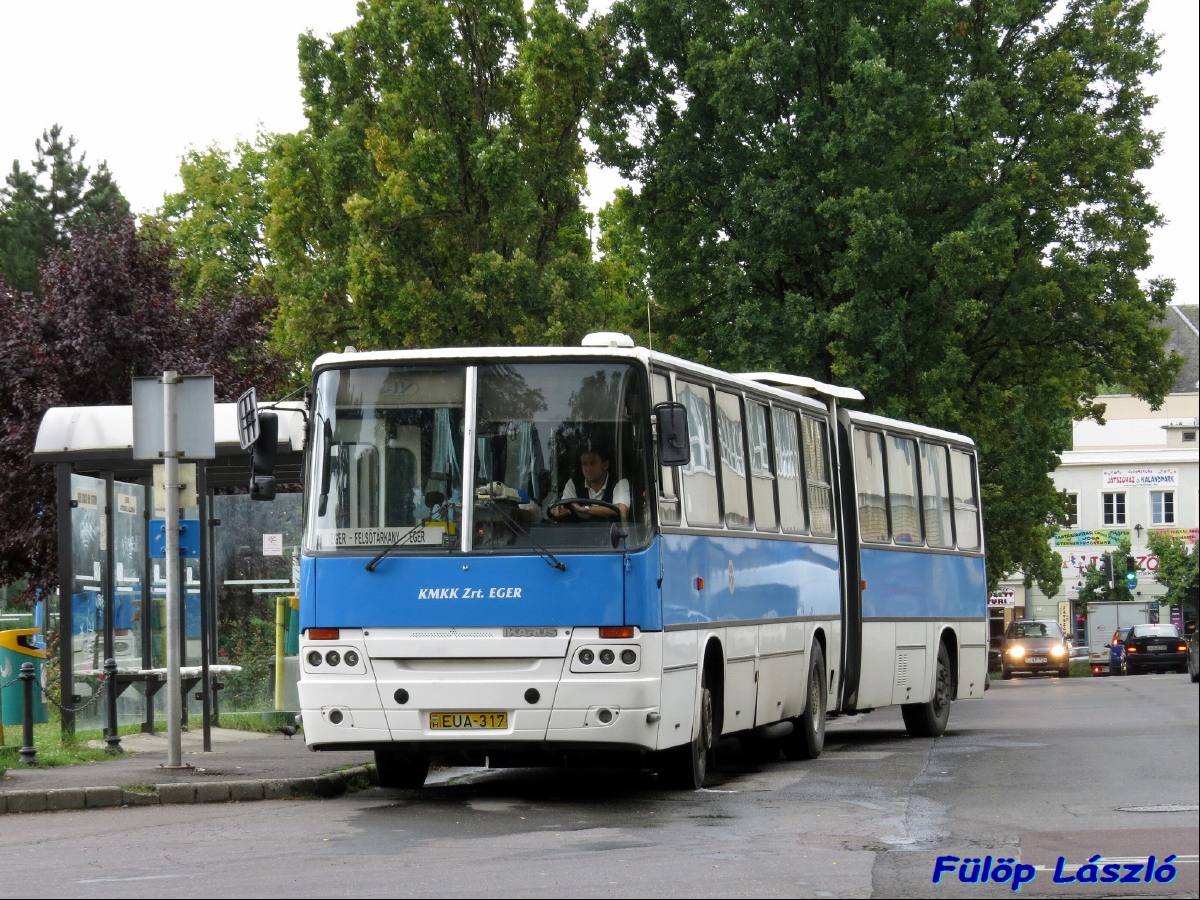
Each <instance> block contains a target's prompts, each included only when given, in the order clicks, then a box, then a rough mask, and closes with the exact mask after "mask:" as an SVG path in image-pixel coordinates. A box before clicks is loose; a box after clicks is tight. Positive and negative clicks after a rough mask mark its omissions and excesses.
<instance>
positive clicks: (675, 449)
mask: <svg viewBox="0 0 1200 900" xmlns="http://www.w3.org/2000/svg"><path fill="white" fill-rule="evenodd" d="M654 421H655V424H656V425H657V429H658V464H659V465H660V466H686V465H687V464H688V463H689V462H691V459H692V442H691V440H690V439H689V438H688V425H687V410H686V409H685V408H684V406H683V404H682V403H660V404H658V406H656V407H654Z"/></svg>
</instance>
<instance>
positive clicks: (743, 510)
mask: <svg viewBox="0 0 1200 900" xmlns="http://www.w3.org/2000/svg"><path fill="white" fill-rule="evenodd" d="M717 443H718V445H719V447H720V451H721V493H722V495H723V497H724V500H725V504H724V505H725V524H726V526H728V527H729V528H753V527H754V520H753V519H751V518H750V501H749V500H748V499H747V497H746V437H745V435H744V434H743V433H742V401H741V398H740V397H737V396H736V395H734V394H727V393H725V392H724V391H717Z"/></svg>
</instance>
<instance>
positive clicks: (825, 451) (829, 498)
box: [801, 416, 833, 534]
mask: <svg viewBox="0 0 1200 900" xmlns="http://www.w3.org/2000/svg"><path fill="white" fill-rule="evenodd" d="M801 421H802V422H803V428H804V480H805V482H806V484H807V486H808V515H809V518H810V519H811V520H812V531H813V534H833V485H832V484H831V482H830V480H829V444H828V441H827V439H826V435H827V434H828V432H827V431H826V430H825V423H824V422H823V421H822V420H820V419H814V418H812V417H810V416H804V418H803V419H802V420H801Z"/></svg>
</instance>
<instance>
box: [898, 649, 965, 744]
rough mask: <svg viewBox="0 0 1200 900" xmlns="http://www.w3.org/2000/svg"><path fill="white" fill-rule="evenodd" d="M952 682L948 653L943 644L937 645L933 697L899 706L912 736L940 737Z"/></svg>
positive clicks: (951, 691) (942, 732)
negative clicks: (925, 701)
mask: <svg viewBox="0 0 1200 900" xmlns="http://www.w3.org/2000/svg"><path fill="white" fill-rule="evenodd" d="M953 691H954V682H953V679H952V678H951V675H950V654H949V653H948V652H947V650H946V645H945V644H940V645H939V646H938V655H937V672H935V673H934V676H933V699H932V700H930V701H929V702H928V703H905V704H904V705H903V706H901V707H900V712H901V714H902V715H903V716H904V727H905V728H907V729H908V733H909V734H911V735H912V736H913V737H941V736H942V735H943V734H945V732H946V723H947V722H949V721H950V697H951V694H952V693H953Z"/></svg>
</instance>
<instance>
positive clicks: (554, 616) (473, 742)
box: [299, 333, 987, 788]
mask: <svg viewBox="0 0 1200 900" xmlns="http://www.w3.org/2000/svg"><path fill="white" fill-rule="evenodd" d="M860 398H861V395H859V394H858V392H856V391H852V390H849V389H845V388H838V387H835V386H832V385H825V384H821V383H819V382H816V381H812V380H810V379H806V378H799V377H795V376H788V375H778V374H773V373H752V374H745V375H735V374H730V373H726V372H721V371H717V370H716V369H712V368H708V367H706V366H703V365H698V364H696V363H692V362H688V361H686V360H683V359H678V358H675V357H672V356H668V355H664V354H662V353H657V352H653V351H651V350H647V349H644V348H640V347H635V346H634V344H633V341H632V340H630V339H629V338H628V337H626V336H624V335H615V334H611V333H600V334H597V335H589V337H588V338H587V339H585V340H584V342H583V346H581V347H570V348H568V347H563V348H494V349H470V350H464V349H444V350H420V351H395V352H363V353H357V352H353V351H347V352H344V353H336V354H327V355H325V356H322V357H321V358H320V359H318V360H317V361H316V363H315V364H314V367H313V385H312V397H311V408H310V412H311V418H310V422H309V435H310V439H309V441H308V450H307V452H308V462H307V464H306V472H307V475H306V485H305V494H304V497H305V537H304V546H303V551H302V559H301V592H300V627H301V629H302V637H301V642H300V657H301V678H300V685H299V695H300V705H301V709H302V715H303V722H304V734H305V738H306V740H307V742H308V744H309V746H310V747H312V748H313V749H317V750H339V749H352V748H355V749H371V750H373V751H374V753H375V759H376V762H377V765H378V771H379V776H380V780H381V782H382V783H383V784H385V785H390V786H406V787H413V786H419V785H420V784H422V783H423V782H424V780H425V778H426V775H427V773H428V769H429V765H430V761H431V760H434V761H441V762H456V763H459V764H479V765H482V764H484V763H485V762H486V763H487V764H488V765H491V766H493V767H500V766H512V765H550V764H560V763H563V762H564V761H571V762H572V763H573V764H574V763H584V764H586V763H587V762H589V761H593V762H603V763H605V764H611V763H613V762H616V761H620V760H628V761H629V762H631V763H633V764H635V765H643V766H648V767H653V768H655V769H656V770H657V772H658V774H659V778H660V780H661V781H662V782H663V783H664V784H669V785H672V786H677V787H687V788H696V787H699V786H701V785H703V784H704V780H705V775H706V771H707V769H708V768H709V766H710V761H711V756H712V750H713V746H714V743H715V742H716V741H717V740H719V739H720V738H722V737H723V736H729V735H736V736H740V737H742V738H743V739H744V740H746V741H758V742H761V743H766V744H767V746H771V747H781V748H782V750H783V751H784V753H785V754H786V755H787V756H788V757H789V758H805V757H808V758H811V757H815V756H817V755H818V754H819V753H820V752H821V748H822V744H823V741H824V734H825V722H826V718H827V716H832V715H841V714H853V713H861V712H865V711H867V710H871V709H878V708H880V707H885V706H890V705H893V704H898V705H900V706H901V708H902V710H903V717H904V722H905V724H906V726H907V728H908V730H909V731H910V732H911V733H913V734H917V735H931V736H932V735H938V734H941V733H942V732H943V730H944V729H945V727H946V721H947V717H948V715H949V711H950V703H951V701H952V700H955V699H964V698H972V697H981V696H982V694H983V691H984V687H985V685H984V679H985V670H986V662H987V645H986V618H985V616H986V586H985V574H984V557H983V537H982V529H981V524H980V509H979V487H978V477H977V474H976V458H975V450H974V446H973V444H972V442H971V441H970V440H969V439H968V438H966V437H963V436H962V435H958V434H952V433H949V432H945V431H939V430H936V429H932V428H925V427H922V426H919V425H914V424H911V423H906V422H899V421H894V420H891V419H886V418H880V417H878V416H872V415H866V414H862V413H858V412H852V411H848V410H846V409H844V408H842V407H841V406H840V405H839V401H840V400H845V399H860Z"/></svg>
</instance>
